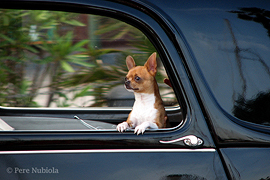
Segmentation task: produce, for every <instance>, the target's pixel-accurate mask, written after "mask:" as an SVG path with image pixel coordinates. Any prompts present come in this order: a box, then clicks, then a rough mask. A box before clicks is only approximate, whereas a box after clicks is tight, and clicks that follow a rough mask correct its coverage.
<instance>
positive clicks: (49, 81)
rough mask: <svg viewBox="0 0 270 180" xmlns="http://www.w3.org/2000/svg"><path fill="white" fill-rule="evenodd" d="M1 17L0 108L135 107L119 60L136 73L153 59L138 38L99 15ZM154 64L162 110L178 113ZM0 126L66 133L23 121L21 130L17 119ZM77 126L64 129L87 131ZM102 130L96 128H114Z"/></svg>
mask: <svg viewBox="0 0 270 180" xmlns="http://www.w3.org/2000/svg"><path fill="white" fill-rule="evenodd" d="M0 11H1V13H0V26H1V27H0V57H1V59H0V78H1V79H0V89H1V90H0V92H1V93H0V106H2V107H15V108H17V107H20V108H29V107H31V108H81V109H84V108H94V107H99V108H101V109H99V110H102V108H108V107H110V108H115V107H130V108H131V107H132V106H133V102H134V95H133V93H130V92H128V91H127V90H126V89H125V88H124V78H125V76H126V74H127V71H128V70H127V67H126V62H125V59H126V57H127V56H128V55H131V56H132V57H133V58H134V59H135V61H136V64H137V65H144V63H145V62H146V60H147V59H148V57H149V56H150V55H151V54H152V53H153V52H157V50H156V49H155V47H154V46H153V44H152V43H151V42H150V41H149V39H148V38H147V37H146V36H145V35H144V34H143V33H142V32H141V31H140V30H138V29H137V28H135V27H133V26H131V25H129V24H127V23H125V22H122V21H120V20H117V19H113V18H111V17H105V16H98V15H90V14H79V13H70V12H61V11H47V10H14V9H0ZM157 60H158V68H157V69H158V70H157V75H156V79H157V82H158V84H159V89H160V92H161V96H162V99H163V102H164V104H165V106H166V107H176V108H178V109H177V113H179V108H180V107H179V105H178V102H177V100H176V98H175V94H174V92H173V89H172V88H171V87H169V86H168V85H167V84H165V83H164V82H163V80H164V78H168V77H167V74H166V70H165V68H164V67H163V65H162V61H161V59H160V58H159V56H157ZM112 110H113V109H112ZM117 111H118V109H117V108H116V109H115V112H117ZM89 113H91V112H90V111H89ZM113 113H114V112H113V111H112V116H111V117H113ZM2 119H3V120H5V122H7V123H8V125H11V124H12V127H13V126H16V125H18V121H19V122H20V123H21V125H20V127H23V128H22V129H23V130H31V129H37V127H39V126H38V125H37V124H38V123H41V124H44V123H45V124H46V126H44V125H43V128H42V129H43V130H44V129H45V130H50V129H59V127H60V129H62V128H63V129H65V128H64V127H63V124H62V123H63V121H62V119H57V118H54V119H48V118H45V119H44V118H43V119H42V118H41V119H40V118H39V119H37V118H36V119H35V118H34V119H33V118H26V119H27V123H25V121H26V119H24V118H23V117H20V118H19V117H17V118H11V117H2ZM77 119H78V120H80V121H81V122H80V124H79V125H78V124H76V125H74V124H72V123H73V122H74V121H73V120H71V119H66V120H65V121H64V122H65V123H66V124H65V126H67V129H70V128H71V129H85V127H86V126H87V125H86V124H89V122H88V123H87V122H86V121H87V120H86V121H84V120H82V119H80V117H77ZM39 121H40V122H39ZM33 122H35V123H33ZM54 123H59V124H61V125H60V126H59V127H58V126H55V124H54ZM91 123H93V122H91ZM103 123H104V124H102V123H101V124H97V125H96V126H94V127H99V126H102V127H103V128H104V127H106V128H105V129H110V128H115V127H114V125H110V124H109V125H108V124H106V122H103ZM179 123H180V121H179V122H178V124H179ZM68 124H69V125H68ZM94 124H95V122H94ZM36 125H37V126H36ZM15 129H16V128H15ZM90 129H91V128H90Z"/></svg>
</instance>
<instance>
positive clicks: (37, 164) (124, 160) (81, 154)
mask: <svg viewBox="0 0 270 180" xmlns="http://www.w3.org/2000/svg"><path fill="white" fill-rule="evenodd" d="M0 6H1V8H2V12H3V14H4V13H5V12H8V14H6V15H3V17H2V21H3V24H2V25H3V27H7V29H8V27H9V25H10V24H12V23H14V24H15V26H20V27H21V26H22V27H24V28H19V30H18V31H19V32H20V33H22V32H23V31H24V30H25V28H28V29H27V33H28V35H25V37H26V36H29V37H28V40H29V38H30V42H29V41H28V40H25V39H24V36H21V34H20V33H19V36H18V37H20V38H22V42H24V43H25V44H24V46H21V45H20V43H17V40H19V39H17V40H16V41H15V38H16V37H17V36H15V33H17V31H16V32H14V33H10V32H12V28H10V29H9V30H8V31H5V32H4V31H2V36H1V38H2V41H3V42H4V43H3V44H2V46H3V47H5V48H6V49H7V52H8V53H10V54H2V57H3V59H4V60H3V61H2V65H6V68H10V67H14V68H17V67H22V68H23V67H24V65H25V64H24V61H23V60H24V58H23V59H21V56H17V55H18V54H19V53H21V54H23V57H24V56H25V51H28V52H30V53H31V54H34V55H32V56H28V58H33V57H36V56H37V57H38V58H37V59H35V61H33V63H35V62H36V61H39V60H40V59H41V58H42V60H43V61H42V62H44V63H46V62H50V63H51V62H53V65H51V66H52V67H61V68H62V70H61V71H58V69H57V68H55V69H52V70H51V73H52V75H51V76H49V75H48V76H49V77H51V82H52V83H51V84H49V85H48V86H46V87H47V88H48V89H49V92H50V93H49V94H48V97H49V98H48V99H49V101H47V103H46V106H47V107H46V108H45V107H43V108H40V107H33V106H34V105H36V104H35V103H34V105H33V103H32V101H29V97H28V96H24V95H23V94H22V93H21V92H24V91H22V90H25V91H26V92H27V90H28V88H24V89H23V88H22V89H21V91H20V94H19V95H17V96H16V95H12V96H11V95H10V94H7V95H5V96H3V98H5V97H11V98H13V99H12V100H13V101H11V100H6V101H4V102H2V105H1V109H0V114H1V119H2V120H3V121H4V122H5V123H7V124H8V125H10V126H12V127H15V130H14V131H2V132H1V151H0V154H1V155H0V166H1V168H0V173H1V177H2V178H3V179H37V178H38V179H48V178H51V179H75V178H76V179H89V178H90V179H227V175H226V173H225V171H224V169H223V164H222V159H221V158H220V156H219V151H218V149H217V147H216V145H215V143H214V141H213V139H212V136H211V133H212V132H211V130H209V129H208V126H209V124H207V122H206V121H205V114H204V109H201V104H200V101H198V99H197V98H198V97H197V95H198V94H196V93H197V91H196V89H194V85H195V84H194V81H193V79H192V77H191V76H190V75H191V74H190V71H189V69H187V66H186V65H187V62H186V60H187V59H186V58H187V57H186V56H185V51H186V49H185V48H184V47H181V46H182V45H184V44H181V43H185V40H184V39H181V38H182V37H181V32H180V31H177V29H175V26H174V24H173V23H172V22H171V21H170V17H169V16H167V15H166V13H164V12H163V11H162V10H161V9H160V8H158V7H157V6H155V5H153V4H151V3H146V4H144V3H136V2H132V3H128V2H126V3H124V2H112V1H69V2H66V1H65V2H63V1H54V2H51V1H42V2H40V1H32V2H22V1H9V2H7V1H5V2H3V3H1V5H0ZM16 9H20V10H19V11H13V10H16ZM69 12H71V13H77V15H78V13H79V16H80V17H81V18H82V19H83V20H85V21H83V20H82V21H78V19H76V18H75V19H72V18H73V17H77V15H75V16H74V14H69ZM14 14H15V15H14ZM89 14H94V15H99V16H103V17H110V18H115V19H117V20H119V22H120V23H123V22H124V23H128V24H129V25H131V26H132V27H135V28H137V29H138V30H139V31H140V32H143V34H144V35H145V37H146V38H147V39H148V40H149V42H151V44H152V46H153V47H154V50H156V51H157V52H158V54H159V57H160V60H161V63H162V64H163V66H164V69H165V72H166V74H167V76H168V78H169V79H170V81H171V84H172V88H173V93H174V94H175V97H176V100H177V104H178V105H175V106H171V107H167V108H166V111H167V113H168V117H169V120H170V121H171V125H172V127H170V128H164V129H159V130H147V131H146V132H145V133H144V134H143V135H135V134H134V131H133V130H130V131H127V132H124V133H119V132H117V131H116V129H115V126H116V125H117V123H120V122H122V121H124V120H125V119H126V118H127V117H128V114H129V112H130V111H131V107H122V105H120V107H116V105H115V104H114V103H112V104H113V105H112V106H111V107H110V106H108V104H107V105H106V106H107V107H104V106H101V107H98V106H97V104H100V103H101V104H102V103H104V101H103V100H100V99H95V100H96V101H95V103H94V105H95V106H94V107H93V106H92V107H87V108H85V107H83V108H73V107H68V108H59V107H53V108H52V107H50V105H51V103H52V102H53V101H54V102H57V103H56V104H57V105H59V106H60V105H61V106H67V105H68V101H60V100H61V99H60V98H63V99H64V100H67V99H68V97H67V96H68V93H67V92H68V91H63V92H62V91H60V90H61V88H62V87H63V86H65V85H67V84H68V83H70V82H71V80H72V79H68V80H70V81H65V83H63V82H61V81H60V80H61V79H62V78H64V77H65V76H68V75H70V74H72V73H74V74H76V72H78V74H76V78H77V79H76V80H77V81H79V82H81V81H82V80H83V78H82V77H83V76H81V73H83V72H84V71H85V69H83V70H81V69H80V68H81V67H82V66H86V67H88V68H92V69H91V71H90V72H88V73H92V72H96V70H100V68H101V67H103V66H104V64H106V63H107V62H105V60H104V59H106V58H104V59H102V58H101V55H104V54H102V53H101V54H99V55H100V56H94V53H97V52H101V48H100V47H101V46H100V44H99V43H101V44H102V43H103V44H102V45H103V46H106V45H108V42H107V44H106V42H105V41H101V42H98V40H97V39H98V38H97V34H95V33H91V31H90V34H88V35H87V36H85V34H87V33H89V32H86V31H85V30H84V29H82V28H79V27H80V26H81V27H85V26H86V27H87V28H88V27H89V28H90V29H91V28H95V26H97V24H95V22H94V21H91V20H90V19H87V17H88V15H89ZM11 15H14V16H12V18H10V17H11ZM18 17H19V18H21V17H25V18H24V19H22V20H21V21H20V22H19V23H18V21H15V18H18ZM33 17H34V18H33ZM46 17H47V19H50V20H51V18H55V20H53V21H50V24H44V19H46ZM70 17H71V19H68V18H70ZM31 18H33V20H32V19H31ZM38 18H40V19H38ZM29 19H30V20H29ZM56 20H57V21H56ZM102 21H103V22H104V21H106V22H107V21H111V20H104V19H102ZM119 22H118V21H117V22H115V24H116V23H119ZM31 23H33V24H31ZM40 23H43V24H42V26H41V25H39V24H40ZM27 24H28V25H27ZM37 24H38V25H37ZM59 24H68V25H67V26H63V27H59ZM83 24H84V25H83ZM85 24H86V25H85ZM23 25H25V26H23ZM26 25H27V26H26ZM48 26H49V28H48ZM72 26H79V27H78V28H75V29H72ZM39 28H42V30H39ZM3 29H4V28H3ZM70 29H72V31H73V33H77V34H76V36H73V33H70V32H69V30H70ZM120 30H121V28H120ZM59 31H61V33H62V34H61V33H59V34H58V35H56V32H59ZM111 31H113V30H111ZM111 31H109V32H105V34H106V35H110V33H113V32H111ZM115 31H116V33H117V31H119V29H117V30H114V32H115ZM99 33H100V32H99ZM10 34H13V36H12V35H10ZM41 36H44V37H46V38H45V40H44V39H43V40H38V39H37V38H38V37H41ZM128 36H130V35H127V37H128ZM73 37H76V38H77V39H76V41H73V40H74V39H73ZM85 37H87V38H90V44H91V43H93V44H91V48H89V49H88V51H87V53H88V54H87V55H88V56H87V58H92V57H95V58H96V59H95V63H96V64H95V66H94V65H93V63H92V64H91V63H90V64H89V63H88V60H83V59H82V58H85V57H86V54H85V53H86V51H84V50H83V49H84V48H85V46H86V43H88V42H86V41H84V40H85ZM179 37H180V39H178V38H179ZM135 39H136V38H135ZM20 40H21V39H20ZM93 41H94V42H93ZM95 41H97V42H95ZM116 41H117V40H116ZM18 42H20V41H18ZM147 42H148V41H147ZM124 43H126V42H125V41H120V42H118V45H119V46H120V45H121V46H122V45H123V44H124ZM73 44H75V45H74V46H75V47H73ZM11 45H13V46H12V47H11ZM62 45H65V48H62ZM113 45H114V47H116V45H117V44H113ZM152 46H151V47H152ZM22 47H23V48H24V49H23V48H22ZM107 47H110V46H109V45H108V46H107ZM68 48H69V49H71V50H72V51H71V50H70V51H66V50H67V49H68ZM14 49H16V51H15V52H17V53H18V54H16V53H14ZM95 50H96V51H95ZM98 50H99V51H98ZM103 50H104V49H103ZM136 50H137V49H136ZM44 51H45V52H46V53H44V54H43V53H41V52H44ZM104 51H106V52H107V51H112V52H118V51H117V50H115V49H113V50H112V49H109V48H107V49H105V50H104ZM55 52H56V53H55ZM60 52H63V53H60ZM70 52H72V53H70ZM102 52H103V51H102ZM47 53H48V54H49V55H48V54H47ZM64 53H67V55H65V56H64V55H63V54H64ZM89 54H90V55H89ZM60 55H62V56H61V58H60V59H59V60H58V59H57V58H58V57H60ZM11 57H12V58H11ZM18 57H19V58H18ZM110 57H111V56H110ZM113 57H115V55H114V56H113ZM138 57H140V56H138ZM15 58H18V59H16V61H18V62H20V64H17V65H16V66H12V64H11V65H10V64H9V63H10V62H13V63H14V61H15V60H14V59H15ZM54 58H56V59H57V61H53V60H55V59H54ZM99 58H101V59H99ZM33 59H34V58H33ZM74 59H75V60H76V61H75V60H74ZM107 60H108V61H109V62H108V64H106V68H105V70H104V69H102V70H103V71H102V72H103V73H104V71H105V72H106V73H110V72H111V69H114V71H113V72H118V73H119V74H121V73H122V71H120V70H118V69H117V68H118V67H119V66H117V68H115V67H114V68H113V66H111V65H110V63H111V62H113V61H114V60H113V58H112V59H110V58H107ZM7 62H8V64H7ZM75 64H79V66H76V67H75ZM56 65H59V66H56ZM43 66H44V65H43V64H42V65H41V67H43ZM93 66H94V67H95V68H93ZM30 67H31V69H32V68H34V69H35V70H36V69H37V71H35V72H36V73H38V72H39V71H42V68H41V70H39V69H38V68H39V66H36V65H35V64H34V65H33V64H31V66H30ZM46 67H48V68H50V67H49V66H46V65H45V68H44V69H45V70H46ZM31 69H28V70H29V71H31ZM9 70H10V71H7V72H6V71H3V72H6V73H7V74H9V75H10V72H12V71H11V70H12V69H9ZM117 70H118V71H117ZM22 72H23V71H22ZM64 73H66V74H64ZM11 74H12V73H11ZM63 74H64V75H65V76H63ZM110 74H111V76H113V75H114V74H112V73H110ZM122 74H123V73H122ZM12 75H14V74H12ZM98 75H100V74H98ZM96 76H97V74H94V75H93V77H96ZM2 77H7V78H6V79H5V80H14V79H16V78H17V79H18V81H16V82H12V83H11V82H8V83H7V84H6V86H7V87H10V86H11V84H12V85H13V84H15V83H17V82H19V83H20V85H21V86H20V87H27V82H25V83H21V82H22V81H23V82H24V80H25V79H23V78H22V77H23V74H19V75H18V74H15V75H14V77H13V78H8V76H2ZM15 77H16V78H15ZM35 77H36V76H35V74H34V76H33V79H32V80H30V81H32V82H33V81H34V78H35ZM55 77H57V78H55ZM68 77H69V76H68ZM91 77H92V76H91ZM104 77H105V78H107V77H108V75H107V74H106V76H104ZM123 78H124V76H123ZM102 80H104V79H102V78H100V79H98V80H97V81H95V83H93V84H90V85H89V86H87V85H86V86H83V87H84V88H83V89H80V91H79V93H78V92H77V93H75V96H74V97H73V98H75V97H76V98H77V97H79V96H82V94H83V93H85V94H84V95H85V96H83V100H84V98H86V96H88V95H89V96H92V95H93V92H95V93H96V92H97V94H99V95H101V94H102V93H103V92H102V90H104V89H105V90H108V89H109V90H111V89H113V87H110V86H108V84H109V85H110V83H107V84H106V85H107V86H106V88H103V87H101V88H100V87H99V86H98V85H99V84H98V83H100V82H101V81H102ZM77 81H75V82H77ZM37 82H38V81H37ZM83 82H84V81H83ZM102 82H103V81H102ZM73 83H74V82H73ZM84 83H86V82H84ZM81 85H85V84H81ZM6 86H5V87H6ZM165 86H166V85H165ZM11 87H13V86H11ZM90 89H91V90H90ZM15 90H16V89H15ZM15 90H14V91H15ZM116 91H119V90H116ZM7 93H8V92H7ZM36 93H37V92H36ZM88 93H89V94H88ZM41 94H42V93H41ZM56 95H57V96H56ZM16 97H19V98H17V99H16ZM24 97H27V98H26V101H24V102H31V103H28V104H27V106H28V108H25V107H19V106H26V105H21V104H20V103H21V101H20V100H22V99H23V98H24ZM55 97H57V98H58V99H57V98H55ZM95 97H100V96H95ZM110 97H111V96H110ZM113 97H116V95H115V94H114V95H113ZM14 98H15V100H14ZM114 100H119V99H118V98H114ZM11 102H12V103H14V102H15V105H14V104H13V105H10V106H9V105H7V103H11ZM12 106H15V107H12ZM29 106H30V107H29ZM31 106H32V107H31ZM48 107H50V108H48ZM74 116H75V117H76V118H77V119H73V117H74Z"/></svg>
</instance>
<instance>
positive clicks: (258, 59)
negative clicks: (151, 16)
mask: <svg viewBox="0 0 270 180" xmlns="http://www.w3.org/2000/svg"><path fill="white" fill-rule="evenodd" d="M266 9H267V7H239V8H238V9H234V8H229V7H226V8H225V7H224V9H223V8H221V9H212V10H209V11H205V8H201V9H198V11H192V10H190V11H188V12H189V16H188V20H187V22H184V23H186V24H188V26H187V27H188V28H187V29H183V32H184V34H185V35H186V37H187V39H188V41H189V43H190V45H191V47H192V50H193V51H194V54H195V56H196V59H197V60H198V64H199V66H200V68H201V69H202V72H203V74H204V77H205V79H206V81H207V84H208V85H209V87H210V89H211V91H212V93H213V95H214V96H215V98H216V100H217V102H218V103H219V105H220V107H222V108H223V110H225V112H227V113H228V114H230V115H231V116H233V117H236V118H233V117H232V118H231V119H234V120H236V121H238V120H244V121H248V122H251V123H256V124H260V125H266V126H270V118H269V117H270V114H269V112H270V104H269V102H270V101H269V97H270V91H269V90H270V83H269V82H270V61H269V57H270V54H269V52H270V51H269V47H270V33H269V31H270V29H269V25H268V24H269V22H270V21H269V11H268V10H266ZM201 14H203V15H205V16H209V17H211V18H209V20H205V17H204V16H201ZM178 19H179V21H181V19H183V18H181V17H179V18H178ZM201 22H203V25H202V24H201ZM179 24H180V23H179ZM197 24H200V25H202V27H204V28H200V29H198V27H201V26H197ZM206 52H207V53H206ZM238 122H239V121H238Z"/></svg>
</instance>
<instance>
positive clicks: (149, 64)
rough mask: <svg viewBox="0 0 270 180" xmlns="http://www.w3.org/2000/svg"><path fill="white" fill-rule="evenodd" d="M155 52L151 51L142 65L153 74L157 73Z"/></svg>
mask: <svg viewBox="0 0 270 180" xmlns="http://www.w3.org/2000/svg"><path fill="white" fill-rule="evenodd" d="M156 59H157V53H155V52H154V53H153V54H152V55H151V56H150V57H149V58H148V60H147V61H146V63H145V64H144V66H145V67H146V68H147V70H148V72H149V73H150V74H151V75H152V76H155V75H156V73H157V60H156Z"/></svg>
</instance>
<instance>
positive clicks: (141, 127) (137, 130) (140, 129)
mask: <svg viewBox="0 0 270 180" xmlns="http://www.w3.org/2000/svg"><path fill="white" fill-rule="evenodd" d="M145 130H146V127H145V126H144V124H141V125H139V126H137V127H136V128H135V130H134V134H137V135H139V134H143V133H144V131H145Z"/></svg>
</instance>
